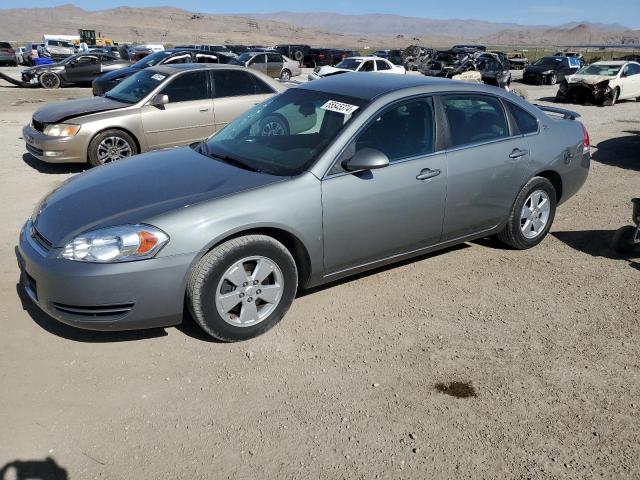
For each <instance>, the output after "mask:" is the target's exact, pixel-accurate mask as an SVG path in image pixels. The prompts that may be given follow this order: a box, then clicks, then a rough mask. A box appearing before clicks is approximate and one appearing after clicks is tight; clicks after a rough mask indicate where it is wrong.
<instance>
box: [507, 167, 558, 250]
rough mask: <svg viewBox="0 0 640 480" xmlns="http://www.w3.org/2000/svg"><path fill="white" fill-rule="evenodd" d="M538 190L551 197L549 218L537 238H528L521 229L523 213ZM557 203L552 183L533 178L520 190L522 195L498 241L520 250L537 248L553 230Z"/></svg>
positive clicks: (514, 203)
mask: <svg viewBox="0 0 640 480" xmlns="http://www.w3.org/2000/svg"><path fill="white" fill-rule="evenodd" d="M536 190H543V191H544V192H545V193H546V194H547V196H548V197H549V203H550V211H549V217H548V220H547V224H546V225H545V227H544V229H543V230H542V231H541V232H540V233H539V234H538V235H537V236H536V237H534V238H527V237H525V236H524V234H523V233H522V229H521V223H520V222H521V212H522V208H523V207H524V204H525V202H526V201H527V199H528V198H529V196H530V195H531V194H532V193H533V192H534V191H536ZM556 202H557V199H556V190H555V188H554V187H553V185H552V184H551V182H550V181H549V180H547V179H546V178H543V177H533V178H532V179H531V180H529V181H528V182H527V184H526V185H525V186H524V187H522V190H520V193H519V194H518V196H517V197H516V201H515V202H513V207H512V208H511V212H509V217H508V220H507V224H506V225H505V227H504V229H503V230H502V231H501V232H500V233H498V235H497V237H498V240H500V241H501V242H502V243H504V244H505V245H507V246H509V247H512V248H515V249H518V250H526V249H527V248H531V247H535V246H536V245H537V244H539V243H540V242H541V241H542V240H543V239H544V237H546V235H547V233H549V229H550V228H551V225H552V224H553V219H554V218H555V215H556Z"/></svg>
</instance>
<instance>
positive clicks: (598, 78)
mask: <svg viewBox="0 0 640 480" xmlns="http://www.w3.org/2000/svg"><path fill="white" fill-rule="evenodd" d="M630 98H635V99H638V100H640V63H636V62H625V61H616V60H611V61H608V62H596V63H592V64H591V65H589V66H588V67H584V68H582V69H580V70H579V71H578V73H576V74H575V75H571V76H569V77H567V78H565V79H564V80H563V81H562V83H560V87H559V88H558V93H557V94H556V100H557V101H559V102H572V103H593V104H596V105H615V103H616V102H617V101H618V100H627V99H630Z"/></svg>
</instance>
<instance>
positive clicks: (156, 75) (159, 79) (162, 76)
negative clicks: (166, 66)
mask: <svg viewBox="0 0 640 480" xmlns="http://www.w3.org/2000/svg"><path fill="white" fill-rule="evenodd" d="M151 78H153V79H154V80H157V81H159V82H161V81H162V80H164V75H160V74H159V73H156V74H155V75H151Z"/></svg>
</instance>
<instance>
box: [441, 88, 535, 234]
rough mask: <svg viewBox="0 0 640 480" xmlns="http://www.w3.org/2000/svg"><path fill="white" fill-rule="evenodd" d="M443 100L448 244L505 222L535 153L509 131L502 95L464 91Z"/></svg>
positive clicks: (515, 132) (524, 137) (521, 139)
mask: <svg viewBox="0 0 640 480" xmlns="http://www.w3.org/2000/svg"><path fill="white" fill-rule="evenodd" d="M439 100H440V102H441V103H440V105H441V108H442V116H443V117H444V120H446V121H445V122H444V123H445V128H446V130H447V131H446V136H447V138H448V150H447V172H448V184H447V200H446V205H445V219H444V230H443V240H444V241H447V240H453V239H456V238H460V237H464V236H466V235H470V234H474V233H478V232H482V231H486V230H490V229H491V228H493V227H495V226H497V225H498V224H500V223H501V222H502V221H503V220H505V219H506V217H507V215H508V213H509V211H510V209H511V207H512V205H513V202H514V200H515V198H516V195H517V194H518V192H519V191H520V189H521V187H522V185H523V183H524V181H525V178H526V176H527V174H528V170H529V168H530V166H529V164H530V155H529V142H528V140H527V138H526V136H525V135H521V134H519V132H517V131H514V130H513V129H511V128H510V125H509V122H508V121H507V112H506V110H505V108H504V106H503V104H502V102H501V101H500V99H499V98H498V97H495V96H493V95H482V94H480V95H478V94H471V93H464V94H452V95H442V96H440V97H439ZM525 113H526V112H525ZM534 120H535V119H534ZM535 123H536V124H535V127H536V128H537V121H536V122H535ZM536 131H537V130H536Z"/></svg>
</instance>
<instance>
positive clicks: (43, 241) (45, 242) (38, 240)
mask: <svg viewBox="0 0 640 480" xmlns="http://www.w3.org/2000/svg"><path fill="white" fill-rule="evenodd" d="M29 234H30V235H31V238H33V239H34V240H35V241H36V243H37V244H38V245H40V246H41V247H42V248H44V249H45V250H46V251H47V252H48V251H49V250H51V248H52V247H53V244H52V243H51V242H50V241H49V240H47V239H46V238H44V237H43V236H42V235H41V234H40V232H38V230H36V227H31V231H30V232H29Z"/></svg>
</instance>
